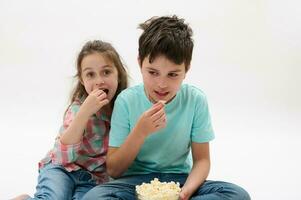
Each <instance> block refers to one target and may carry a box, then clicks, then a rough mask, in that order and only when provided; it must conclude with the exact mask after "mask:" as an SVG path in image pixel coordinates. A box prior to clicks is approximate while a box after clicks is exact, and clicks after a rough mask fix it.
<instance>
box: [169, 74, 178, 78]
mask: <svg viewBox="0 0 301 200" xmlns="http://www.w3.org/2000/svg"><path fill="white" fill-rule="evenodd" d="M168 76H170V77H172V78H174V77H177V76H178V74H177V73H169V74H168Z"/></svg>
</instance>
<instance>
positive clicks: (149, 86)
mask: <svg viewBox="0 0 301 200" xmlns="http://www.w3.org/2000/svg"><path fill="white" fill-rule="evenodd" d="M139 63H140V62H139ZM140 67H141V73H142V77H143V83H144V89H145V92H146V95H147V96H148V98H149V100H150V101H152V102H153V103H156V102H158V101H160V100H163V101H166V102H169V101H171V100H172V99H173V98H174V97H175V96H176V94H177V92H178V90H179V89H180V87H181V84H182V82H183V80H184V78H185V75H186V72H185V64H184V63H182V64H181V65H177V64H175V63H173V62H172V61H170V60H169V59H167V58H166V57H165V56H158V57H157V58H155V59H154V60H153V62H152V63H150V62H149V58H148V57H146V58H145V59H144V60H143V62H142V66H140Z"/></svg>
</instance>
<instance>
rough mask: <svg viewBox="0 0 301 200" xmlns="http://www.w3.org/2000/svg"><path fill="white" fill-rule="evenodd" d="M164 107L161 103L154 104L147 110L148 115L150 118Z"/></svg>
mask: <svg viewBox="0 0 301 200" xmlns="http://www.w3.org/2000/svg"><path fill="white" fill-rule="evenodd" d="M163 107H164V105H162V104H161V103H156V104H154V105H153V106H152V107H151V108H150V109H149V110H148V114H149V115H150V116H152V115H153V114H155V113H156V112H158V111H159V110H160V109H162V108H163Z"/></svg>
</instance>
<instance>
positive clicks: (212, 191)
mask: <svg viewBox="0 0 301 200" xmlns="http://www.w3.org/2000/svg"><path fill="white" fill-rule="evenodd" d="M154 178H158V179H159V180H160V181H161V182H164V181H166V182H169V181H175V182H179V183H180V185H181V187H182V186H183V184H184V183H185V181H186V178H187V174H161V173H151V174H146V175H135V176H126V177H122V178H120V179H116V180H113V181H111V182H109V183H105V184H102V185H98V186H96V187H95V188H93V189H91V190H90V191H89V192H88V193H87V194H86V195H85V196H84V197H83V200H97V199H99V200H100V199H101V200H115V199H119V200H120V199H122V200H134V199H135V186H136V185H140V184H142V183H143V182H145V183H148V182H150V181H151V180H153V179H154ZM191 199H192V200H213V199H214V200H219V199H229V200H230V199H231V200H249V199H250V196H249V194H248V193H247V192H246V191H245V190H244V189H243V188H241V187H239V186H237V185H235V184H232V183H227V182H222V181H209V180H208V181H205V182H204V183H203V184H202V185H201V186H200V188H199V189H198V190H197V191H196V192H195V193H194V194H193V196H192V197H191Z"/></svg>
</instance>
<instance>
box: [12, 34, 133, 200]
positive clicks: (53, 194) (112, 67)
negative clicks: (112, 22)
mask: <svg viewBox="0 0 301 200" xmlns="http://www.w3.org/2000/svg"><path fill="white" fill-rule="evenodd" d="M76 78H77V80H78V83H77V85H76V88H75V90H74V91H73V94H72V96H71V104H70V105H69V106H68V108H67V110H66V112H65V115H64V122H63V125H62V127H61V129H60V133H59V135H58V137H57V138H56V140H55V145H54V147H53V148H52V149H51V150H50V151H49V152H48V154H47V155H46V157H45V158H44V159H42V160H41V161H40V162H39V177H38V185H37V187H36V189H37V191H36V193H35V195H34V198H31V197H30V196H28V195H25V194H23V195H20V196H18V197H16V198H14V200H25V199H26V200H29V199H58V200H60V199H62V200H64V199H81V197H82V196H83V195H84V194H85V193H86V192H88V191H89V190H90V189H91V188H93V187H94V186H96V185H97V184H100V183H104V182H106V181H108V175H107V173H106V167H105V158H106V153H107V149H108V133H109V128H110V119H111V113H112V108H113V105H114V101H115V99H116V96H117V95H118V94H119V93H120V92H121V91H122V90H123V89H125V88H126V87H127V84H128V81H127V73H126V70H125V68H124V66H123V64H122V62H121V60H120V57H119V55H118V53H117V52H116V50H115V49H114V48H113V47H112V46H111V44H109V43H106V42H103V41H99V40H95V41H89V42H87V43H86V44H85V45H84V46H83V48H82V50H81V51H80V53H79V55H78V58H77V74H76Z"/></svg>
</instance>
